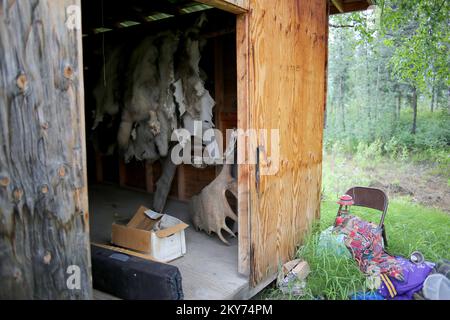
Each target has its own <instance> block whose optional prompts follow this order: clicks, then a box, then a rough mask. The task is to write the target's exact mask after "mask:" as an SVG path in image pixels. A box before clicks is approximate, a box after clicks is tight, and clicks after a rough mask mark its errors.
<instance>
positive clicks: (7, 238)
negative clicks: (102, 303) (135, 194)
mask: <svg viewBox="0 0 450 320" xmlns="http://www.w3.org/2000/svg"><path fill="white" fill-rule="evenodd" d="M81 36H82V35H81V9H80V1H79V0H70V1H69V0H60V1H51V0H33V1H0V57H1V58H0V106H1V107H0V123H1V124H0V146H1V147H0V299H89V298H92V284H91V273H90V250H89V214H88V202H87V183H86V182H87V172H86V146H85V134H84V132H85V123H84V93H83V66H82V49H81V48H82V45H81Z"/></svg>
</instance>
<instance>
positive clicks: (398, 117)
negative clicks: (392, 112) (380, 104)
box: [396, 91, 402, 119]
mask: <svg viewBox="0 0 450 320" xmlns="http://www.w3.org/2000/svg"><path fill="white" fill-rule="evenodd" d="M401 109H402V93H401V92H400V91H399V92H398V95H397V114H396V118H397V119H400V112H401Z"/></svg>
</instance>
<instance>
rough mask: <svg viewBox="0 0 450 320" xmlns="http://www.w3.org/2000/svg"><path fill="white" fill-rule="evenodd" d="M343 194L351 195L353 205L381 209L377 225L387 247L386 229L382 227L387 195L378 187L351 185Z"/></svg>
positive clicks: (386, 206) (387, 202)
mask: <svg viewBox="0 0 450 320" xmlns="http://www.w3.org/2000/svg"><path fill="white" fill-rule="evenodd" d="M345 194H348V195H349V196H352V198H353V201H354V204H353V205H354V206H359V207H365V208H370V209H375V210H378V211H381V212H382V213H381V219H380V223H379V224H378V226H379V227H380V228H381V230H382V235H383V240H384V246H385V247H387V245H388V242H387V237H386V229H385V227H384V218H385V217H386V212H387V208H388V204H389V201H388V197H387V195H386V193H384V192H383V191H382V190H380V189H375V188H368V187H353V188H350V189H348V190H347V192H346V193H345Z"/></svg>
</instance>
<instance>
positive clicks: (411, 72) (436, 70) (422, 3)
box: [379, 0, 450, 90]
mask: <svg viewBox="0 0 450 320" xmlns="http://www.w3.org/2000/svg"><path fill="white" fill-rule="evenodd" d="M379 3H380V6H381V10H382V15H381V28H380V30H381V32H382V35H383V36H385V37H387V39H388V41H387V42H386V44H387V45H390V46H392V47H394V46H395V51H394V55H393V56H392V57H391V61H390V62H391V64H392V67H393V72H394V74H395V75H396V76H397V77H398V78H400V79H401V80H403V81H406V82H407V83H409V84H411V85H413V86H416V87H417V88H420V89H422V90H426V84H427V81H429V80H432V81H435V80H436V78H437V79H441V80H444V81H445V82H446V83H447V85H450V78H449V76H448V75H449V74H450V63H449V58H448V57H449V48H450V28H449V22H450V20H449V17H450V2H449V1H447V0H383V1H379Z"/></svg>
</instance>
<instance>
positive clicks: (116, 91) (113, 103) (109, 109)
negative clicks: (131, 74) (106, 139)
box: [92, 46, 123, 130]
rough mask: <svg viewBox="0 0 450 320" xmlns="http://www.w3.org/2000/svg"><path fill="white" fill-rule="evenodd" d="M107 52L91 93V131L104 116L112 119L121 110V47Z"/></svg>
mask: <svg viewBox="0 0 450 320" xmlns="http://www.w3.org/2000/svg"><path fill="white" fill-rule="evenodd" d="M107 52H108V53H109V52H110V54H106V55H105V63H104V66H103V68H102V70H101V74H100V76H99V79H98V81H97V85H96V86H95V88H94V91H93V95H94V99H95V105H96V109H95V111H94V124H93V126H92V130H95V129H96V128H97V126H98V125H99V123H100V122H102V121H103V119H104V116H105V114H107V115H109V116H112V117H113V116H115V115H117V114H118V113H119V110H120V109H121V108H122V105H121V102H122V94H121V92H122V90H121V86H120V77H121V75H122V73H123V72H122V70H121V65H122V63H121V60H122V55H123V47H122V46H119V47H117V48H113V49H111V50H107Z"/></svg>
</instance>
